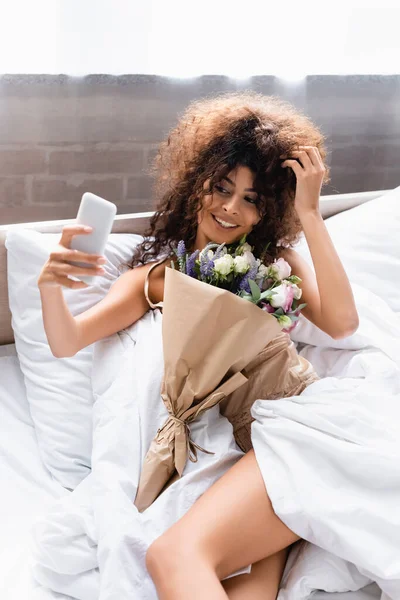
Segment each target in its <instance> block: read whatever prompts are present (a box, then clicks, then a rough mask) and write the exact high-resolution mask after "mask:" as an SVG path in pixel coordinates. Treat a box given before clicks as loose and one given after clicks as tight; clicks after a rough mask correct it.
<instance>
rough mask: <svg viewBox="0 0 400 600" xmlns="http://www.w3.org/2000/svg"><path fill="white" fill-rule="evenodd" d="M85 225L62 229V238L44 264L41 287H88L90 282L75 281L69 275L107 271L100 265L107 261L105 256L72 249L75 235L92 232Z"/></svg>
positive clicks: (97, 273) (75, 275)
mask: <svg viewBox="0 0 400 600" xmlns="http://www.w3.org/2000/svg"><path fill="white" fill-rule="evenodd" d="M91 231H92V229H91V228H89V229H87V228H86V227H85V226H84V225H65V226H64V227H63V229H62V234H61V239H60V241H59V242H58V244H57V246H56V247H55V248H54V250H52V251H51V252H50V255H49V258H48V259H47V261H46V263H45V264H44V266H43V268H42V270H41V272H40V275H39V278H38V281H37V284H38V287H39V288H44V287H62V286H64V287H67V288H77V289H81V288H86V287H88V284H87V283H85V282H84V281H74V280H73V279H69V277H68V275H72V276H74V277H79V276H80V275H102V274H103V273H105V271H104V269H103V268H102V267H101V266H100V265H101V264H104V263H106V262H107V260H106V258H104V256H101V255H98V254H87V253H86V252H81V251H79V250H72V249H71V247H70V246H71V240H72V238H73V236H74V235H82V234H85V233H91ZM68 261H79V262H86V263H92V264H93V267H87V268H85V267H79V266H77V265H71V264H69V262H68Z"/></svg>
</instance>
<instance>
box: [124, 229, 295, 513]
mask: <svg viewBox="0 0 400 600" xmlns="http://www.w3.org/2000/svg"><path fill="white" fill-rule="evenodd" d="M213 249H215V253H214V251H213ZM176 254H177V256H178V265H179V270H178V269H175V266H174V264H173V263H171V267H172V268H169V267H167V268H166V269H165V284H164V301H163V321H162V339H163V353H164V376H163V380H162V385H161V390H160V401H162V402H163V403H164V406H165V408H166V409H167V412H168V416H167V418H166V421H165V423H164V425H163V426H162V427H161V428H160V429H159V430H158V431H157V434H156V436H155V438H154V440H153V441H152V443H151V445H150V448H149V450H148V451H147V454H146V457H145V460H144V464H143V466H142V470H141V475H140V480H139V485H138V489H137V493H136V497H135V501H134V504H135V506H136V507H137V509H138V510H139V512H142V511H144V510H146V508H147V507H148V506H150V505H151V504H152V502H154V500H155V499H156V498H157V497H158V495H159V494H160V493H161V492H162V491H163V490H164V489H166V487H168V485H171V483H173V481H174V480H176V478H177V477H181V476H182V474H183V471H184V468H185V465H186V461H187V459H188V458H189V460H191V461H192V462H196V461H197V451H201V452H205V453H208V454H213V452H210V451H209V450H207V449H205V448H201V447H200V446H198V445H197V444H196V443H195V442H194V441H193V440H192V439H191V432H190V423H191V422H192V421H193V420H194V419H197V418H199V417H200V415H201V414H202V413H203V412H204V411H205V410H208V409H210V408H212V407H213V406H216V405H217V404H221V403H222V402H223V401H225V400H226V401H227V402H228V404H229V407H228V408H229V415H230V416H231V417H234V416H235V415H237V414H239V412H243V410H245V411H247V412H248V411H249V408H250V405H251V403H252V402H253V396H254V394H256V395H257V397H260V396H259V393H260V392H261V393H263V392H265V391H266V389H267V388H266V387H265V386H264V387H263V389H262V390H259V389H255V388H254V389H253V388H252V387H251V386H250V388H248V387H246V384H247V383H248V382H249V378H248V377H247V374H246V368H247V367H248V365H254V361H255V360H256V359H257V357H259V356H260V357H261V361H260V366H259V369H263V368H264V366H265V365H266V363H267V362H268V364H271V361H270V358H269V355H266V353H265V350H266V349H267V351H269V348H270V347H271V346H273V347H274V348H276V347H277V346H279V345H281V344H279V343H278V344H275V340H279V339H280V338H281V337H282V336H281V335H280V334H281V332H282V328H283V327H284V328H286V327H287V326H288V325H289V324H290V326H292V324H293V323H294V322H295V321H296V320H297V318H298V314H296V313H298V311H299V310H301V308H302V306H303V305H300V306H297V305H296V298H295V295H296V296H297V297H299V296H300V295H301V294H299V292H300V290H298V291H297V290H296V287H297V286H296V283H298V282H299V281H300V280H299V278H296V277H295V276H290V267H289V265H288V264H287V263H286V262H285V261H282V260H280V261H279V260H278V261H276V262H275V263H274V264H273V265H271V266H270V267H264V266H263V265H261V264H260V261H257V260H256V259H255V258H254V256H253V255H252V253H251V247H250V246H249V245H248V244H246V241H245V238H242V240H241V242H240V243H239V246H238V247H237V248H235V251H234V252H233V249H232V250H231V248H230V247H228V248H226V247H225V245H224V244H221V245H218V244H208V246H207V247H206V248H204V250H203V251H202V252H201V253H200V252H198V251H196V252H194V253H193V254H191V255H190V256H189V255H188V254H187V253H186V249H185V246H184V243H183V242H179V244H178V247H177V248H176ZM208 284H211V285H208ZM232 292H233V293H232ZM243 300H249V302H247V301H243ZM282 305H283V306H282ZM259 307H261V309H262V310H260V309H259ZM274 352H275V351H273V352H272V355H273V354H274ZM279 356H281V357H282V353H281V354H280V355H279ZM285 356H286V355H285ZM290 360H291V359H290V356H289V355H288V357H287V358H284V359H283V361H282V362H281V363H279V364H278V365H277V366H278V367H279V369H278V370H279V372H282V374H284V373H285V372H286V371H287V368H288V361H289V362H290ZM275 366H276V365H275ZM274 368H275V367H274ZM263 373H264V375H265V376H266V377H267V378H268V377H269V371H268V369H267V370H265V369H264V371H263ZM296 377H297V376H296ZM273 378H275V375H274V377H273ZM297 379H298V377H297ZM257 381H259V382H261V383H263V382H264V379H263V377H257ZM244 388H246V391H243V394H241V395H240V394H239V392H238V391H239V389H244ZM235 394H236V396H235ZM261 397H262V396H261ZM245 405H246V406H245ZM228 418H229V416H228Z"/></svg>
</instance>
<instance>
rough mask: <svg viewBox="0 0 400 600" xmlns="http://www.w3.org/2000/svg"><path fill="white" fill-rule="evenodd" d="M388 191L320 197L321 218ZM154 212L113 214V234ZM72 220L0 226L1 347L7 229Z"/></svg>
mask: <svg viewBox="0 0 400 600" xmlns="http://www.w3.org/2000/svg"><path fill="white" fill-rule="evenodd" d="M386 191H389V190H382V191H375V192H360V193H358V194H337V195H332V196H321V203H320V207H321V214H322V216H323V218H324V219H326V218H328V217H330V216H332V215H335V214H337V213H339V212H343V211H345V210H348V209H350V208H353V207H354V206H357V205H358V204H363V203H364V202H368V201H369V200H372V199H373V198H376V197H377V196H380V195H382V194H384V193H385V192H386ZM152 214H153V213H151V212H147V213H132V214H126V215H117V216H116V217H115V221H114V225H113V228H112V233H137V234H143V233H144V231H145V230H146V228H147V227H148V223H149V219H150V217H151V215H152ZM74 221H75V220H74V219H66V220H62V221H42V222H38V223H19V224H17V225H2V226H0V346H1V345H4V344H11V343H13V342H14V335H13V330H12V327H11V313H10V309H9V306H8V293H7V252H6V248H5V239H6V235H7V231H8V230H9V229H11V228H16V227H19V228H29V229H35V230H36V231H40V232H42V233H61V231H62V228H63V227H64V225H67V224H68V223H74Z"/></svg>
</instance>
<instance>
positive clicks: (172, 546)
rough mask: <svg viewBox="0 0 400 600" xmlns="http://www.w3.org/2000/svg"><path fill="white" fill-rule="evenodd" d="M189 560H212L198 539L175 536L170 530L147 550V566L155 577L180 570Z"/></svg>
mask: <svg viewBox="0 0 400 600" xmlns="http://www.w3.org/2000/svg"><path fill="white" fill-rule="evenodd" d="M188 560H190V561H200V560H201V561H202V562H204V561H206V562H210V561H208V560H207V556H206V555H205V553H203V552H202V550H201V548H200V546H199V545H198V544H196V540H194V539H187V538H182V536H174V535H173V533H172V532H169V531H167V532H166V533H164V534H162V535H161V536H160V537H158V538H157V539H156V540H154V542H153V543H152V544H151V545H150V546H149V548H148V550H147V552H146V568H147V570H148V572H149V574H150V575H151V576H152V578H153V579H154V578H160V577H162V576H163V574H164V573H165V574H169V575H171V573H173V572H178V571H179V570H181V569H182V568H184V565H185V564H187V561H188ZM209 566H210V567H212V565H211V564H210V565H209Z"/></svg>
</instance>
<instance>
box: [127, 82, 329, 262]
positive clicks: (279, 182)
mask: <svg viewBox="0 0 400 600" xmlns="http://www.w3.org/2000/svg"><path fill="white" fill-rule="evenodd" d="M324 139H325V136H324V135H323V134H322V133H321V132H320V131H319V129H318V128H317V127H316V125H314V124H313V123H312V121H311V120H310V119H309V118H308V117H307V116H305V115H304V114H302V113H301V112H300V111H298V110H297V109H295V107H294V106H292V105H291V104H290V103H288V102H286V101H284V100H282V99H280V98H278V97H276V96H265V95H263V94H260V93H258V92H253V91H245V92H228V93H222V94H218V95H216V96H215V95H213V96H212V97H206V98H203V99H200V100H196V101H192V102H191V103H190V104H189V106H188V107H187V109H186V111H185V112H184V114H183V116H182V117H181V118H180V120H179V122H178V124H177V125H176V126H175V127H174V128H173V129H172V130H171V131H170V132H169V135H168V137H167V139H166V140H164V141H163V142H161V144H160V145H159V148H158V154H157V155H156V157H155V158H154V161H153V163H152V165H151V166H150V169H149V172H150V174H151V175H152V176H153V177H155V185H154V188H153V189H154V192H155V196H156V203H157V204H156V206H157V208H156V211H155V213H154V215H153V216H152V217H151V219H150V225H149V228H148V229H147V231H145V233H144V240H143V242H141V243H140V244H139V245H138V246H137V247H136V248H135V250H134V253H133V258H132V260H131V262H130V264H129V265H127V266H129V267H130V268H133V267H134V266H136V265H138V264H139V263H141V264H146V263H147V262H149V261H151V260H155V259H156V258H158V257H159V256H160V254H163V255H164V254H165V255H166V257H167V256H171V255H172V254H173V253H174V248H175V247H176V246H177V244H178V242H179V241H180V240H184V242H185V246H186V248H187V249H188V250H194V248H193V246H194V243H195V240H196V233H197V213H198V212H199V211H200V210H201V209H202V207H203V198H204V196H205V195H206V194H210V193H212V190H213V187H214V185H215V184H216V183H218V182H219V181H220V180H221V179H222V178H223V177H224V176H225V175H227V174H228V173H229V172H230V171H232V170H233V169H235V167H237V166H247V167H248V168H249V169H250V170H251V171H252V172H253V173H254V175H255V178H254V188H255V190H256V192H257V196H258V202H257V208H258V211H259V215H260V217H261V220H260V221H259V223H258V224H257V225H255V226H254V227H253V229H252V230H251V232H250V233H249V234H248V236H247V240H246V241H247V242H248V243H249V244H250V245H251V246H254V250H253V252H254V254H255V255H256V256H257V257H260V258H261V260H262V261H265V262H272V261H273V260H274V258H276V257H277V255H278V253H279V248H278V245H283V246H286V247H287V246H291V245H293V244H294V243H295V242H296V241H297V240H298V237H299V235H300V233H301V231H302V228H301V223H300V220H299V218H298V216H297V213H296V211H295V209H294V204H293V200H294V197H295V190H296V176H295V174H294V172H293V170H292V169H291V168H290V167H288V168H285V169H283V168H281V166H280V165H281V164H282V162H283V160H284V159H280V158H279V157H280V155H290V153H291V151H292V150H295V149H298V148H299V146H300V145H309V146H316V147H317V148H318V150H319V153H320V155H321V158H322V160H323V162H324V166H325V169H326V171H325V175H324V180H323V183H327V182H328V181H330V178H329V168H328V166H327V165H326V164H325V159H326V150H325V148H324ZM206 180H209V184H208V187H207V189H204V184H205V182H206ZM268 243H269V244H268ZM267 244H268V249H266V246H267Z"/></svg>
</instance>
